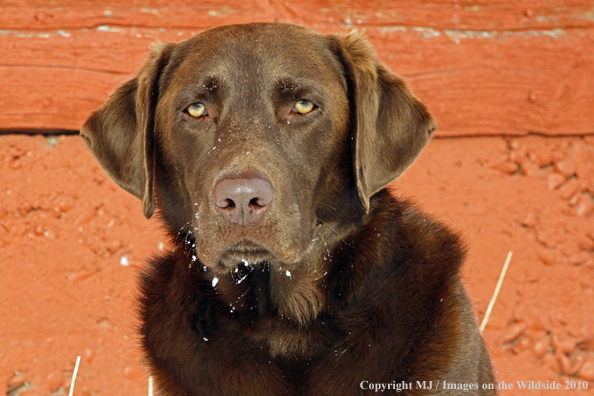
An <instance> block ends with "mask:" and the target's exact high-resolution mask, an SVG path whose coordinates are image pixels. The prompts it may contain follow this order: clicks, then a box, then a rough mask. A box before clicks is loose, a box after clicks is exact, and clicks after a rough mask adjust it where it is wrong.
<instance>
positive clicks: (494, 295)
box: [479, 250, 513, 334]
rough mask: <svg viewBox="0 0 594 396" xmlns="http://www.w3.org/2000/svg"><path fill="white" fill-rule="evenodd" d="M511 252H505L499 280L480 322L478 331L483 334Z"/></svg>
mask: <svg viewBox="0 0 594 396" xmlns="http://www.w3.org/2000/svg"><path fill="white" fill-rule="evenodd" d="M512 254H513V252H512V251H511V250H510V251H509V253H508V254H507V259H505V264H503V269H502V270H501V274H500V275H499V281H498V282H497V286H495V292H494V293H493V297H491V302H490V303H489V307H488V308H487V312H485V317H484V318H483V322H482V323H481V327H480V328H479V331H480V332H481V334H483V331H484V330H485V326H486V325H487V321H488V320H489V316H490V315H491V310H492V309H493V305H495V300H497V296H498V295H499V289H501V284H502V283H503V278H505V273H506V272H507V267H508V266H509V262H510V261H511V258H512Z"/></svg>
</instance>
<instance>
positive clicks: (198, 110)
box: [186, 103, 208, 118]
mask: <svg viewBox="0 0 594 396" xmlns="http://www.w3.org/2000/svg"><path fill="white" fill-rule="evenodd" d="M186 111H187V112H188V114H189V115H191V116H192V117H194V118H199V117H202V116H205V115H206V114H208V113H207V112H206V106H204V105H203V104H202V103H194V104H191V105H189V106H188V108H187V109H186Z"/></svg>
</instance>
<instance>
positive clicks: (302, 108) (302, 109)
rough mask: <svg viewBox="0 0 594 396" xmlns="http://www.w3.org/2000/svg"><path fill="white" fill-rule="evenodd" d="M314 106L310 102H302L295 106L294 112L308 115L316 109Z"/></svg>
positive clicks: (296, 103)
mask: <svg viewBox="0 0 594 396" xmlns="http://www.w3.org/2000/svg"><path fill="white" fill-rule="evenodd" d="M314 107H315V106H314V104H313V103H312V102H310V101H309V100H300V101H298V102H295V105H294V106H293V111H294V112H295V113H299V114H307V113H310V112H311V111H312V110H313V109H314Z"/></svg>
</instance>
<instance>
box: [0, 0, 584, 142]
mask: <svg viewBox="0 0 594 396" xmlns="http://www.w3.org/2000/svg"><path fill="white" fill-rule="evenodd" d="M333 3H334V2H330V1H326V0H321V1H315V2H314V1H309V0H304V1H300V2H281V1H274V0H273V1H270V2H268V1H260V0H252V1H244V2H239V1H231V2H224V3H223V2H221V1H206V2H194V1H185V0H177V1H164V0H159V1H152V2H145V1H137V0H133V1H127V2H123V1H114V0H112V1H103V2H100V3H99V2H92V1H74V0H67V1H33V0H25V1H4V2H2V3H0V28H1V29H2V30H0V84H1V86H2V89H1V90H0V105H1V106H2V108H3V109H4V111H3V112H1V113H0V130H1V131H14V130H23V129H26V130H52V129H57V130H78V129H79V128H80V126H81V125H82V124H83V122H84V120H85V119H86V117H87V116H88V115H89V114H90V112H91V111H93V110H94V109H95V108H97V107H98V106H99V105H100V104H101V103H102V102H103V101H104V100H105V99H106V97H107V96H108V94H109V93H110V92H111V91H113V89H115V88H116V87H117V86H118V85H119V84H120V83H121V82H122V81H124V80H126V79H127V78H130V77H131V76H132V75H133V74H134V72H135V71H136V70H138V68H139V66H140V64H141V62H142V60H143V59H144V57H145V56H146V54H147V52H148V48H149V46H150V44H151V43H152V42H154V41H155V40H161V41H179V40H182V39H184V38H187V37H190V36H191V35H193V34H195V33H197V32H199V31H201V30H203V29H205V28H208V27H211V26H215V25H220V24H225V23H243V22H252V21H272V20H281V21H287V22H297V23H304V24H307V25H309V26H311V27H313V28H315V29H317V30H319V31H321V32H324V33H329V32H336V31H349V30H351V29H352V28H359V29H361V30H363V31H364V32H365V34H366V35H367V37H368V38H369V40H370V41H371V43H372V44H373V45H374V46H375V48H376V50H377V52H378V55H379V56H380V58H381V59H382V60H384V61H385V62H386V63H387V64H388V66H390V68H392V70H394V71H395V72H396V73H399V74H402V75H404V76H405V77H407V79H408V81H409V83H410V85H411V86H412V88H413V91H414V92H415V93H416V94H417V95H418V96H419V97H420V98H421V99H422V100H423V101H424V102H425V103H426V104H427V105H428V106H429V109H430V110H431V112H432V114H433V115H434V117H435V119H436V120H437V123H438V129H437V131H436V133H437V135H438V136H440V135H441V136H472V135H500V134H507V135H523V134H528V133H538V134H544V135H582V134H593V133H594V7H593V5H592V4H591V3H590V2H587V1H564V2H556V3H552V2H549V1H521V2H517V3H514V4H513V5H510V4H506V2H503V1H486V0H485V1H478V2H473V3H472V4H471V3H464V4H465V5H456V4H457V3H456V2H454V1H430V2H423V3H422V4H416V3H415V4H411V3H410V2H407V1H376V2H373V1H372V2H360V1H344V2H340V3H338V5H336V4H333ZM223 4H224V5H223Z"/></svg>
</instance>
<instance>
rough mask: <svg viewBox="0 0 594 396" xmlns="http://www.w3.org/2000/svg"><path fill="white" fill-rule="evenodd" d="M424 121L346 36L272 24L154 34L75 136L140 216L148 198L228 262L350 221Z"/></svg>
mask: <svg viewBox="0 0 594 396" xmlns="http://www.w3.org/2000/svg"><path fill="white" fill-rule="evenodd" d="M434 128H435V126H434V122H433V120H432V119H431V117H430V115H429V113H428V112H427V110H426V108H425V106H424V105H423V104H422V103H421V102H420V101H419V100H418V99H417V98H416V97H415V96H414V95H413V94H412V93H411V92H410V91H409V90H408V88H407V87H406V84H405V83H404V81H403V80H402V79H401V78H400V77H398V76H396V75H394V74H392V73H391V72H390V71H389V70H388V69H387V68H386V66H384V65H383V64H382V63H381V62H380V61H379V60H378V59H377V58H376V56H375V54H374V52H373V50H372V49H371V47H370V46H369V44H368V43H367V42H366V41H365V40H363V39H362V38H360V37H359V36H358V35H357V34H356V33H351V34H348V35H340V34H338V35H322V34H319V33H316V32H314V31H313V30H311V29H308V28H305V27H302V26H298V25H291V24H281V23H272V24H250V25H237V26H224V27H219V28H214V29H210V30H207V31H205V32H203V33H201V34H198V35H196V36H194V37H192V38H190V39H188V40H185V41H183V42H181V43H178V44H157V45H155V46H154V47H153V50H152V54H151V56H150V57H149V58H148V59H147V60H146V61H145V63H144V65H143V66H142V68H141V70H140V72H139V74H138V75H137V76H136V77H135V78H133V79H132V80H130V81H128V82H126V83H125V84H124V85H123V86H122V87H121V88H119V89H118V90H117V91H116V92H115V93H114V94H113V95H112V96H111V97H110V98H109V100H108V101H107V102H106V103H105V104H104V105H103V106H102V107H101V108H100V109H99V110H97V111H96V112H95V113H94V114H93V115H92V116H91V117H90V118H89V120H88V121H87V122H86V124H85V125H84V126H83V128H82V130H81V134H82V136H83V137H84V138H85V142H86V143H87V145H88V146H89V147H90V149H91V151H92V152H93V154H94V155H95V157H96V158H97V159H98V161H99V162H100V164H101V165H102V166H103V168H104V169H105V170H106V171H107V173H108V174H109V175H110V177H111V178H112V179H113V180H114V181H115V182H116V183H117V184H118V185H119V186H121V187H122V188H123V189H125V190H126V191H128V192H130V193H132V194H133V195H135V196H137V197H138V198H140V199H141V200H142V208H143V212H144V215H145V216H146V217H147V218H148V217H150V216H151V215H152V214H153V212H154V210H155V207H156V205H155V196H156V197H157V202H158V206H159V208H160V210H161V214H162V217H163V219H164V221H165V223H166V224H167V226H168V227H169V230H170V232H171V233H173V234H175V233H177V232H179V231H180V230H182V232H184V233H188V234H190V235H192V238H193V240H194V242H195V244H196V252H197V255H198V257H199V259H200V260H201V261H202V263H203V264H204V265H206V266H207V267H211V268H213V269H215V270H216V269H217V268H218V269H224V270H229V269H231V268H233V267H235V266H237V265H238V264H239V263H241V262H244V263H250V264H251V263H257V262H263V261H266V262H269V263H272V264H273V265H274V264H275V263H278V264H279V265H291V264H294V263H297V262H300V261H302V260H303V259H304V257H306V256H307V254H308V252H311V251H314V250H316V251H323V250H324V249H323V244H324V238H323V235H325V234H324V233H325V232H326V233H327V232H328V230H329V229H331V230H332V231H333V232H334V231H336V230H337V229H338V230H340V229H346V228H345V225H348V224H355V223H357V222H360V221H361V220H362V218H363V217H364V216H365V214H366V213H367V211H368V210H369V207H370V198H371V197H372V196H373V195H374V194H375V193H377V192H378V191H379V190H381V189H383V188H384V187H385V186H386V185H387V184H389V183H390V182H391V181H393V180H394V179H396V178H397V177H398V176H399V175H400V174H402V172H404V171H405V170H406V168H407V167H408V166H409V165H410V164H411V163H412V161H413V160H414V158H415V157H416V156H417V155H418V153H419V152H420V151H421V149H422V148H423V147H424V146H425V144H426V143H427V141H428V140H429V137H430V135H431V132H432V131H433V129H434ZM312 247H321V248H322V249H313V248H312Z"/></svg>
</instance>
